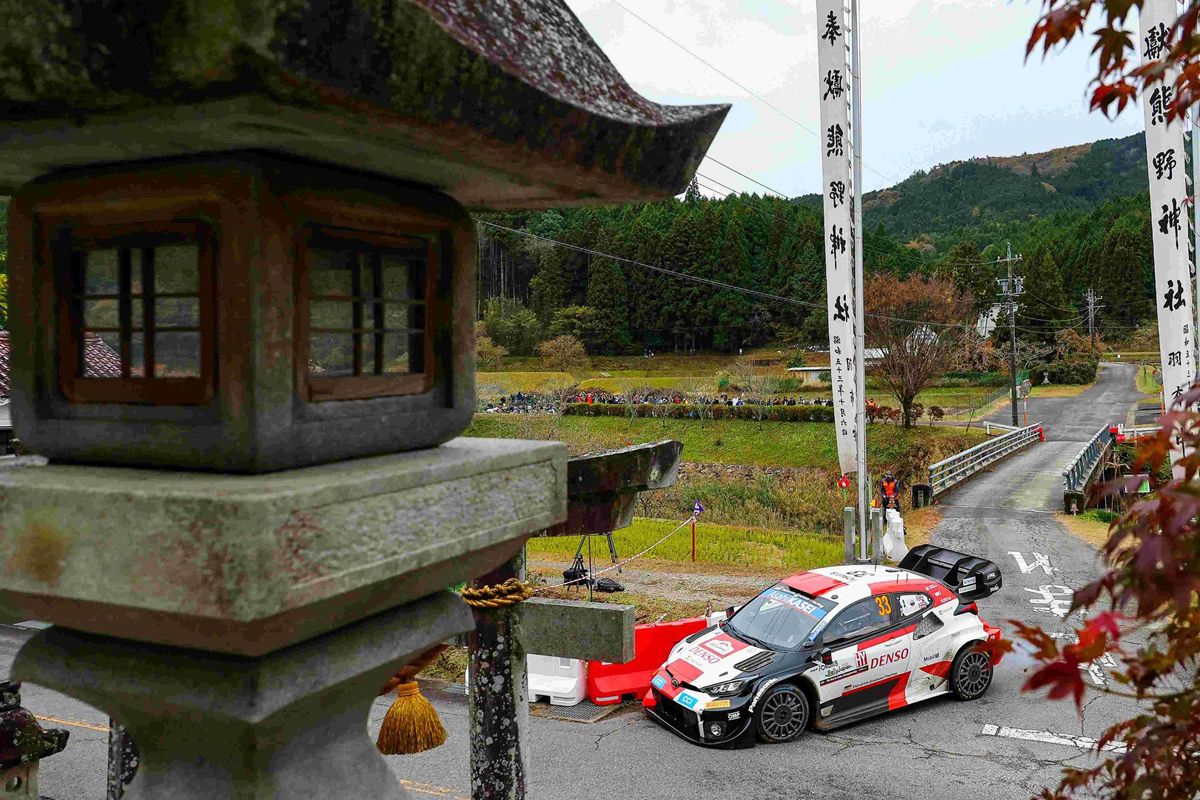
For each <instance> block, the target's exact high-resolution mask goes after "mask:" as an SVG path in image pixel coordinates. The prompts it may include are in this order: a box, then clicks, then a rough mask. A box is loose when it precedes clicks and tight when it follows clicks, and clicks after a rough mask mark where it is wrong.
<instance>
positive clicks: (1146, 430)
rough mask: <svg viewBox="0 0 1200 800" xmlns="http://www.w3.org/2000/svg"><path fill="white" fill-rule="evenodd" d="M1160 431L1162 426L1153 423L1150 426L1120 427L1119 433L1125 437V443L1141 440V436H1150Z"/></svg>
mask: <svg viewBox="0 0 1200 800" xmlns="http://www.w3.org/2000/svg"><path fill="white" fill-rule="evenodd" d="M1160 430H1162V426H1161V425H1159V424H1157V423H1155V424H1151V425H1122V426H1121V433H1122V434H1123V435H1124V436H1125V441H1130V440H1137V439H1141V438H1142V437H1143V436H1150V435H1152V434H1155V433H1158V432H1159V431H1160Z"/></svg>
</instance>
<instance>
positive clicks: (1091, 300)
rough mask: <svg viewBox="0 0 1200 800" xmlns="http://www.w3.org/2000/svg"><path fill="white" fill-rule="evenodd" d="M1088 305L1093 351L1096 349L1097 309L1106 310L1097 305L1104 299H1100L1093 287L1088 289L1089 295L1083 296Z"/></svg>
mask: <svg viewBox="0 0 1200 800" xmlns="http://www.w3.org/2000/svg"><path fill="white" fill-rule="evenodd" d="M1083 299H1085V300H1087V304H1088V336H1089V337H1090V338H1091V340H1092V349H1093V350H1094V349H1095V348H1096V309H1099V308H1104V306H1098V305H1096V301H1097V300H1103V299H1104V298H1103V297H1098V296H1097V295H1096V293H1095V292H1093V291H1092V287H1090V286H1089V287H1088V290H1087V294H1085V295H1084V296H1083Z"/></svg>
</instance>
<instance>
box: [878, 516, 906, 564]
mask: <svg viewBox="0 0 1200 800" xmlns="http://www.w3.org/2000/svg"><path fill="white" fill-rule="evenodd" d="M884 518H885V519H886V520H887V529H886V530H885V531H884V534H883V553H884V555H886V556H887V557H888V558H889V559H891V560H892V561H894V562H896V563H897V564H899V563H900V561H901V560H902V559H903V558H904V557H905V556H906V555H908V544H907V543H906V542H905V541H904V519H903V518H902V517H901V516H900V512H899V511H897V510H896V509H894V508H889V509H888V510H887V511H886V512H884Z"/></svg>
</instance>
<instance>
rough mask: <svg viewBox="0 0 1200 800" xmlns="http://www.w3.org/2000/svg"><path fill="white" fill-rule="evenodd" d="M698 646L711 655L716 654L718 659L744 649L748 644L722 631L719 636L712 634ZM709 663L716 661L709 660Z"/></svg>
mask: <svg viewBox="0 0 1200 800" xmlns="http://www.w3.org/2000/svg"><path fill="white" fill-rule="evenodd" d="M699 647H700V648H701V649H703V650H707V651H708V652H709V653H711V654H712V655H714V656H717V660H718V661H720V660H721V659H723V658H727V657H729V656H731V655H733V654H734V653H736V652H738V651H739V650H744V649H745V648H747V647H749V645H747V644H746V643H745V642H740V641H738V640H737V639H734V638H731V637H730V636H727V635H726V634H724V633H722V634H721V635H720V636H714V637H713V638H711V639H709V640H707V641H704V642H701V643H700V644H699ZM709 663H716V662H713V661H710V662H709Z"/></svg>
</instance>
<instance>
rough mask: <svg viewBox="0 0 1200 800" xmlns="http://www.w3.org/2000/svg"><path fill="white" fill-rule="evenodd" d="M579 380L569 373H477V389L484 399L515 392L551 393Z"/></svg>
mask: <svg viewBox="0 0 1200 800" xmlns="http://www.w3.org/2000/svg"><path fill="white" fill-rule="evenodd" d="M576 382H577V379H576V378H575V377H574V376H573V375H572V374H571V373H569V372H476V373H475V389H476V391H477V392H478V393H479V394H480V395H481V396H483V397H491V396H493V395H495V396H499V395H509V394H513V393H515V392H549V391H553V390H554V389H557V388H559V387H561V386H571V385H573V384H575V383H576Z"/></svg>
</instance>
